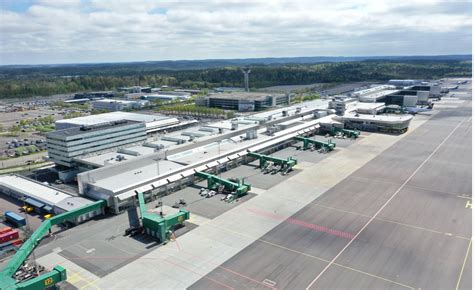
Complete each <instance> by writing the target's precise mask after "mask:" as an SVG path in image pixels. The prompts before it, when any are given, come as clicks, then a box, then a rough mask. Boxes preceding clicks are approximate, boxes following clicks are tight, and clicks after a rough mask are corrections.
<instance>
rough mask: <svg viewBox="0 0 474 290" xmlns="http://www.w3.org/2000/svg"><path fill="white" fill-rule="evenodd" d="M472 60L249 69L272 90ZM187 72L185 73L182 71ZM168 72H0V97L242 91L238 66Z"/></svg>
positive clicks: (445, 72) (130, 68) (436, 71)
mask: <svg viewBox="0 0 474 290" xmlns="http://www.w3.org/2000/svg"><path fill="white" fill-rule="evenodd" d="M471 65H472V62H471V60H470V56H469V57H466V58H465V59H450V58H446V59H437V58H434V59H389V60H380V59H373V60H362V61H338V62H324V63H308V64H304V63H288V64H282V63H270V64H249V65H245V66H246V67H250V68H251V69H252V72H251V74H250V86H251V88H253V89H256V88H262V87H267V86H274V85H300V84H312V83H342V82H355V81H386V80H389V79H424V80H429V79H437V78H443V77H452V76H456V77H471V75H472V70H471ZM183 67H185V68H183ZM189 67H192V66H187V68H186V66H178V67H174V68H173V69H170V68H169V67H167V68H163V67H162V66H160V65H159V64H156V65H155V66H153V65H150V64H149V63H133V64H127V65H118V64H100V65H60V66H52V67H50V66H33V67H24V66H18V67H16V66H3V67H0V98H22V97H31V96H49V95H53V94H66V93H74V92H82V91H96V90H114V89H116V88H118V87H122V86H134V85H141V86H151V87H160V86H162V85H167V86H175V87H182V88H192V89H196V88H214V87H220V86H238V87H240V86H242V80H243V77H242V73H241V71H240V68H241V67H242V66H237V65H235V64H234V65H228V66H223V67H213V66H211V67H208V68H198V69H195V68H189Z"/></svg>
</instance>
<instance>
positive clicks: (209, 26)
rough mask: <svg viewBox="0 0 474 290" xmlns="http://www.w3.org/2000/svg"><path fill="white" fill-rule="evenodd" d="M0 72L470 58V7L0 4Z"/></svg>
mask: <svg viewBox="0 0 474 290" xmlns="http://www.w3.org/2000/svg"><path fill="white" fill-rule="evenodd" d="M0 3H1V7H0V13H1V14H0V34H1V35H0V64H48V63H83V62H120V61H143V60H168V59H207V58H214V59H215V58H254V57H280V56H282V57H283V56H284V57H286V56H368V55H433V54H470V53H471V49H472V47H471V45H472V44H471V42H472V34H471V31H472V30H471V25H472V8H471V5H472V4H471V1H437V0H409V1H406V0H375V1H371V0H353V1H341V0H308V1H306V0H301V1H272V0H266V1H245V0H239V1H217V0H216V1H199V0H187V1H152V0H0Z"/></svg>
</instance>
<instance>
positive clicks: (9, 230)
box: [0, 227, 13, 235]
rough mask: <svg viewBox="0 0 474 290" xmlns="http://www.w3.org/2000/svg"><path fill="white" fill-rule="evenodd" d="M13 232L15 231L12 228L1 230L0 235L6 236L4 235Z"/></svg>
mask: <svg viewBox="0 0 474 290" xmlns="http://www.w3.org/2000/svg"><path fill="white" fill-rule="evenodd" d="M12 230H13V229H12V228H10V227H5V228H1V229H0V235H1V234H4V233H8V232H11V231H12Z"/></svg>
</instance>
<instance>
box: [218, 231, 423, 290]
mask: <svg viewBox="0 0 474 290" xmlns="http://www.w3.org/2000/svg"><path fill="white" fill-rule="evenodd" d="M212 226H213V227H215V228H218V229H221V230H224V231H227V232H230V233H233V234H236V235H240V236H243V237H246V238H249V239H253V240H256V241H259V242H262V243H265V244H268V245H271V246H274V247H276V248H280V249H283V250H286V251H289V252H293V253H295V254H299V255H302V256H305V257H308V258H312V259H315V260H318V261H321V262H325V263H329V262H330V261H329V260H326V259H323V258H320V257H317V256H313V255H311V254H307V253H304V252H301V251H298V250H294V249H291V248H288V247H285V246H282V245H278V244H275V243H272V242H270V241H266V240H264V239H261V238H254V237H252V236H250V235H246V234H242V233H239V232H236V231H233V230H229V229H227V228H224V227H219V226H216V225H212ZM333 265H335V266H339V267H341V268H344V269H347V270H352V271H354V272H357V273H361V274H364V275H367V276H370V277H372V278H377V279H380V280H383V281H386V282H390V283H393V284H396V285H399V286H402V287H405V288H408V289H415V288H414V287H411V286H408V285H405V284H402V283H399V282H396V281H393V280H390V279H387V278H384V277H380V276H377V275H374V274H371V273H368V272H364V271H362V270H359V269H356V268H352V267H349V266H345V265H342V264H339V263H334V264H333Z"/></svg>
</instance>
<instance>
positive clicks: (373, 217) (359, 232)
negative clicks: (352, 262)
mask: <svg viewBox="0 0 474 290" xmlns="http://www.w3.org/2000/svg"><path fill="white" fill-rule="evenodd" d="M464 121H465V119H463V120H462V121H461V122H459V124H458V125H457V126H456V127H455V128H454V129H453V130H452V131H451V133H449V135H448V136H446V138H444V140H443V141H442V142H441V143H439V145H438V146H437V147H436V148H435V150H433V152H431V154H430V155H429V156H428V157H426V159H425V160H424V161H423V162H422V163H421V164H420V165H419V166H418V167H417V168H416V169H415V171H413V173H412V174H411V175H410V176H409V177H408V178H407V180H405V182H403V184H402V185H400V187H399V188H398V189H397V190H396V191H395V193H393V194H392V196H391V197H390V198H389V199H388V200H387V201H386V202H385V203H384V204H383V205H382V206H381V207H380V208H379V210H378V211H377V212H376V213H375V214H374V215H373V216H372V217H371V218H370V219H369V220H368V221H367V223H366V224H365V225H364V226H363V227H362V228H361V229H360V230H359V231H358V232H357V234H356V235H355V236H354V237H353V238H352V239H351V240H350V241H349V242H348V243H347V244H346V245H345V246H344V248H342V250H341V251H339V253H338V254H337V255H336V256H335V257H334V258H333V259H332V260H331V261H330V262H329V263H328V264H327V265H326V267H324V269H323V270H322V271H321V272H320V273H319V274H318V276H316V278H314V279H313V281H311V283H309V285H308V287H306V290H308V289H309V288H311V287H312V286H313V285H314V283H316V281H318V279H319V278H320V277H321V276H322V275H323V274H324V273H325V272H326V271H327V269H328V268H329V267H331V266H332V264H334V262H335V261H336V260H337V258H339V256H340V255H342V253H344V251H345V250H346V249H347V248H348V247H349V246H350V245H351V244H352V243H353V242H354V241H355V239H357V237H358V236H359V235H360V234H361V233H362V231H364V230H365V228H367V227H368V226H369V225H370V224H371V223H372V221H373V220H374V219H375V218H376V217H377V216H378V215H379V214H380V212H381V211H382V210H383V209H384V208H385V207H386V206H387V205H388V204H389V203H390V202H391V201H392V199H394V198H395V196H397V194H398V193H399V192H400V191H401V190H402V188H403V187H405V185H407V183H408V182H410V180H411V179H412V178H413V177H414V176H415V175H416V174H417V173H418V171H419V170H420V169H421V168H422V167H423V166H424V165H425V164H426V162H428V160H430V159H431V157H433V155H434V154H436V152H438V150H439V148H441V146H443V145H444V143H446V141H448V139H449V138H450V137H451V136H452V135H453V134H454V132H455V131H456V130H457V129H458V128H459V127H460V126H461V125H462V123H464Z"/></svg>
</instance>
